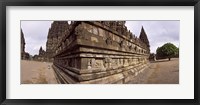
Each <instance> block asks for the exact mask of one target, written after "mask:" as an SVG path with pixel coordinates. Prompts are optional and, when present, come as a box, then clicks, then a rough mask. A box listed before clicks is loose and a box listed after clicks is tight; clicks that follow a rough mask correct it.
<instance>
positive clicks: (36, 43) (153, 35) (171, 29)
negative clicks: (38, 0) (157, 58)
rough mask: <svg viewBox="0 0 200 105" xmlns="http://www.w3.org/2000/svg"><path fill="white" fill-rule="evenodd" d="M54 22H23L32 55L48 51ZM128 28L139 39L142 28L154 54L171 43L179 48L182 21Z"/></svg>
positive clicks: (135, 24)
mask: <svg viewBox="0 0 200 105" xmlns="http://www.w3.org/2000/svg"><path fill="white" fill-rule="evenodd" d="M52 22H53V21H21V28H22V31H23V33H24V37H25V42H26V45H25V51H26V52H28V53H29V54H31V55H35V54H38V53H39V48H40V46H42V47H43V49H44V50H46V41H47V35H48V30H49V28H50V26H51V23H52ZM126 26H127V28H128V29H129V30H130V31H131V32H132V33H133V34H135V35H136V36H137V37H139V35H140V31H141V28H142V26H143V27H144V30H145V32H146V34H147V37H148V39H149V43H150V50H151V52H152V53H155V52H156V49H157V47H160V46H162V45H163V44H165V43H167V42H171V43H173V44H175V45H176V46H177V47H179V32H180V21H126Z"/></svg>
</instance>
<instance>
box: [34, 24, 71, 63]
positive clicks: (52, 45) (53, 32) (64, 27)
mask: <svg viewBox="0 0 200 105" xmlns="http://www.w3.org/2000/svg"><path fill="white" fill-rule="evenodd" d="M69 28H70V27H69V24H68V22H67V21H54V22H53V23H52V24H51V28H50V29H49V32H48V35H47V42H46V51H44V50H43V49H42V47H40V49H39V55H35V56H34V59H35V60H38V61H47V62H53V55H54V53H55V49H56V45H57V44H58V42H59V41H60V40H61V39H62V38H63V37H64V35H66V33H67V31H68V30H69Z"/></svg>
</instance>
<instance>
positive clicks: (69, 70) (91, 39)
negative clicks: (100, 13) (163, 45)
mask: <svg viewBox="0 0 200 105" xmlns="http://www.w3.org/2000/svg"><path fill="white" fill-rule="evenodd" d="M141 31H142V34H141V35H142V36H141V38H142V40H141V39H140V38H136V37H135V36H133V34H132V33H131V32H130V31H128V30H127V27H126V26H125V22H124V21H74V22H73V23H72V24H71V28H70V30H69V32H68V34H67V35H66V37H64V38H63V39H61V41H60V42H59V43H58V45H57V47H56V48H55V49H56V54H55V56H54V62H53V63H54V65H53V68H54V70H55V73H56V76H57V79H58V81H59V83H69V84H74V83H81V84H116V83H129V82H131V80H133V79H134V77H135V76H137V74H138V73H140V71H142V70H143V69H145V68H146V67H147V65H148V58H149V54H150V49H149V47H150V46H149V42H148V39H147V36H146V33H145V31H144V29H143V28H142V30H141ZM145 38H146V39H145ZM61 46H62V47H61Z"/></svg>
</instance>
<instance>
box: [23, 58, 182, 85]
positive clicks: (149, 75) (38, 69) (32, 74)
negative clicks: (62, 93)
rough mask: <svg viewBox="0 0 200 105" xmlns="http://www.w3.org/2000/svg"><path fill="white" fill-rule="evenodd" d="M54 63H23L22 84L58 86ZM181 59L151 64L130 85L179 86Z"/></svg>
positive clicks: (25, 61)
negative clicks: (53, 67)
mask: <svg viewBox="0 0 200 105" xmlns="http://www.w3.org/2000/svg"><path fill="white" fill-rule="evenodd" d="M51 66H52V63H48V62H37V61H27V60H22V61H21V83H22V84H57V81H56V78H55V75H54V70H53V69H52V67H51ZM178 83H179V59H178V58H172V59H171V61H168V60H167V59H164V60H158V61H154V62H150V65H149V67H148V68H146V69H145V70H144V72H142V73H141V74H139V75H138V76H137V77H136V78H135V80H134V81H131V82H130V84H178Z"/></svg>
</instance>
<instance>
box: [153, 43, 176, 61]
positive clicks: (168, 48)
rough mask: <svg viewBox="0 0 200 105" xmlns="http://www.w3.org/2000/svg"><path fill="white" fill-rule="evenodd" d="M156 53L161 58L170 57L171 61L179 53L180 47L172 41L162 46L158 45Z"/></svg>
mask: <svg viewBox="0 0 200 105" xmlns="http://www.w3.org/2000/svg"><path fill="white" fill-rule="evenodd" d="M156 54H157V56H158V57H161V58H168V59H169V61H170V60H171V58H173V57H175V56H177V55H179V49H178V48H177V47H176V46H175V45H174V44H172V43H166V44H164V45H163V46H162V47H158V48H157V50H156Z"/></svg>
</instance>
